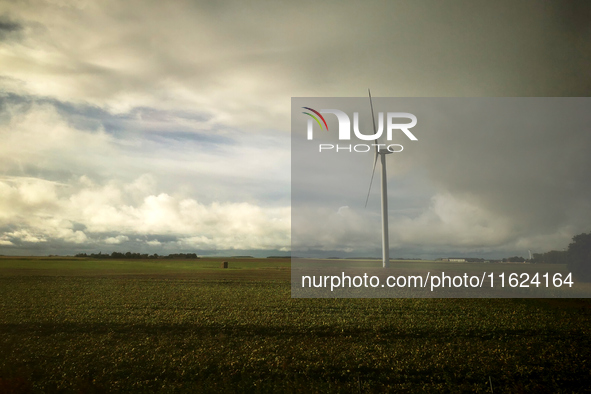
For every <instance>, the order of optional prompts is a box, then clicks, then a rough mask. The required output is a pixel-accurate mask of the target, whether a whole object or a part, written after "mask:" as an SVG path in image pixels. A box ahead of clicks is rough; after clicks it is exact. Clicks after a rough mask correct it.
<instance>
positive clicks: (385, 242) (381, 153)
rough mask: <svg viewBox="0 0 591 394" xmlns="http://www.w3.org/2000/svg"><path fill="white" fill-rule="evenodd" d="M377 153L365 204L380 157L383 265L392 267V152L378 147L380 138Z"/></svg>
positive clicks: (374, 120)
mask: <svg viewBox="0 0 591 394" xmlns="http://www.w3.org/2000/svg"><path fill="white" fill-rule="evenodd" d="M367 92H368V94H369V106H370V108H371V120H372V121H373V132H374V135H375V134H376V133H377V131H376V119H375V117H374V114H373V103H372V100H371V91H370V90H369V89H367ZM375 145H376V155H375V160H374V162H373V171H372V172H371V180H370V181H369V190H368V191H367V198H366V199H365V206H366V207H367V201H368V200H369V193H370V192H371V184H372V183H373V176H374V173H375V171H376V164H377V162H378V157H379V158H380V163H381V164H382V267H384V268H388V267H390V242H389V238H388V179H387V178H386V155H387V154H390V153H392V152H390V151H389V150H388V149H386V148H385V147H384V148H383V149H379V148H378V139H377V138H376V143H375Z"/></svg>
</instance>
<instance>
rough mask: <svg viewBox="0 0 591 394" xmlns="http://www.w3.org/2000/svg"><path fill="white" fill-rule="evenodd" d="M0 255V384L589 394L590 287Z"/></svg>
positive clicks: (261, 263)
mask: <svg viewBox="0 0 591 394" xmlns="http://www.w3.org/2000/svg"><path fill="white" fill-rule="evenodd" d="M228 261H229V263H230V268H229V269H226V270H222V269H220V268H219V265H220V262H221V260H219V259H200V260H157V261H143V260H137V261H117V260H114V261H111V260H90V259H65V258H0V392H3V391H5V392H9V391H10V390H12V392H33V393H35V392H155V391H157V392H199V391H200V392H352V393H358V392H388V391H394V390H397V391H402V392H405V391H406V392H416V391H427V392H440V391H443V392H445V391H450V392H457V391H468V392H491V384H492V386H493V389H494V392H495V393H502V392H549V393H550V392H552V393H554V392H564V393H567V392H568V393H570V392H584V391H585V389H587V388H588V387H591V366H590V364H591V352H590V349H591V309H590V306H591V304H590V303H589V302H587V301H584V300H522V299H515V300H511V299H505V300H503V299H292V298H290V270H289V260H285V259H229V260H228Z"/></svg>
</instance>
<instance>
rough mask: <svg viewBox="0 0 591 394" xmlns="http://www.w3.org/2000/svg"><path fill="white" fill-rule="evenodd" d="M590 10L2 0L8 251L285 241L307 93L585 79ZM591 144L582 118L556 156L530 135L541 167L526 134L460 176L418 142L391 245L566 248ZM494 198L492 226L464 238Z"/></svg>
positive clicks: (588, 80)
mask: <svg viewBox="0 0 591 394" xmlns="http://www.w3.org/2000/svg"><path fill="white" fill-rule="evenodd" d="M590 18H591V11H590V6H589V5H588V3H587V2H585V1H558V0H556V1H543V2H542V1H522V2H518V3H515V2H513V1H500V2H490V1H412V2H406V1H405V2H402V1H375V2H352V1H351V2H349V1H338V2H337V1H334V2H307V1H298V2H293V1H248V2H244V1H227V2H216V1H167V2H162V1H124V2H122V1H109V0H105V1H93V0H88V1H86V0H80V1H66V0H47V1H36V0H31V1H19V2H8V1H4V2H1V3H0V138H1V139H0V141H1V142H0V254H7V255H10V254H35V255H37V254H41V255H43V254H72V253H77V252H98V251H103V252H111V251H123V252H125V251H128V250H132V251H142V252H146V253H160V254H167V253H173V252H183V251H185V252H189V251H190V252H197V253H199V254H216V253H217V254H251V255H260V256H265V255H269V254H277V253H280V252H285V253H288V252H289V250H290V242H291V172H290V171H291V170H290V160H291V152H290V146H291V142H290V116H291V114H290V111H291V108H290V105H291V97H334V96H337V97H359V96H364V95H365V92H366V89H367V88H368V87H371V88H372V92H373V93H374V95H376V96H381V97H415V96H422V97H488V96H501V97H503V96H527V97H529V96H588V95H589V91H590V90H591V74H590V73H589V72H588V70H589V66H590V64H589V63H590V61H589V60H590V56H591V55H590V53H591V51H590V49H591V48H590V43H591V23H589V20H590ZM455 138H458V136H456V137H455ZM568 138H570V137H568V136H564V138H563V139H562V140H564V139H568ZM444 140H445V139H443V140H441V141H444ZM556 140H557V142H556V143H560V142H559V140H560V139H559V138H556ZM544 141H546V140H544ZM573 141H574V142H573ZM478 144H489V145H492V146H495V147H496V148H499V147H501V146H502V144H503V140H502V139H501V138H497V139H495V138H494V137H491V136H489V137H487V138H484V137H483V139H482V140H477V141H473V145H471V146H478ZM460 145H461V143H460ZM569 147H570V148H569ZM587 147H591V145H589V140H588V139H587V138H585V137H584V134H581V135H578V136H577V137H576V138H574V139H571V142H570V145H568V146H563V145H560V146H559V147H558V148H557V152H556V153H557V154H556V157H549V158H548V160H541V159H540V156H539V155H538V156H536V153H535V152H538V154H539V152H542V151H543V152H546V151H547V146H546V145H545V146H544V148H543V149H541V150H535V149H536V145H535V143H534V142H532V149H534V153H532V155H531V156H532V160H534V162H533V163H532V164H531V168H530V169H529V170H527V171H525V170H516V168H517V167H515V166H516V165H517V163H518V161H517V158H516V156H517V155H515V152H514V151H511V155H502V154H499V155H492V154H491V155H490V157H488V158H487V159H488V160H490V161H491V166H490V167H487V168H486V169H483V171H484V173H479V172H478V171H476V170H474V169H472V170H471V171H468V172H465V173H462V174H461V175H462V176H460V175H459V173H457V172H456V171H457V170H458V168H459V166H460V165H461V163H460V161H459V160H457V159H456V158H455V157H451V158H449V160H444V161H443V162H441V160H437V161H434V160H429V158H430V156H421V155H420V154H418V153H417V155H416V159H414V160H408V161H406V162H405V163H404V165H406V166H407V167H405V169H404V171H403V170H402V169H401V168H400V167H392V170H391V171H390V173H391V176H392V177H393V179H394V178H395V179H396V181H397V182H398V184H399V185H401V187H400V192H399V193H402V194H404V198H400V199H397V200H396V202H397V203H398V204H399V205H395V204H394V200H393V202H392V203H391V208H392V209H393V210H395V212H393V214H395V215H402V216H400V217H399V218H400V219H401V220H406V221H407V223H408V226H409V228H412V229H413V231H411V232H409V233H408V234H406V235H405V237H400V236H396V234H393V239H392V243H393V245H395V247H396V248H399V250H400V251H401V252H404V253H405V254H410V255H417V256H425V257H427V256H431V255H433V256H435V255H437V254H438V253H444V254H449V253H454V254H462V253H464V254H465V253H470V254H481V255H499V256H503V255H506V254H513V253H519V254H520V255H525V253H527V249H533V250H534V251H545V250H549V249H552V248H562V247H565V246H566V245H567V244H568V241H569V239H570V238H571V237H572V236H573V235H575V234H577V233H580V232H583V231H589V230H591V228H590V227H591V226H590V225H588V224H587V223H589V220H587V219H589V218H590V214H589V212H590V209H589V205H588V201H590V200H591V198H590V197H591V196H590V195H589V187H588V182H589V181H587V178H586V177H585V176H583V175H581V174H586V171H587V169H588V168H589V164H590V163H589V160H588V159H585V156H584V155H583V154H581V151H584V148H587ZM460 149H461V146H460V147H459V148H458V150H460ZM522 149H524V151H523V152H522V153H524V154H526V155H527V149H526V148H525V147H523V148H522ZM461 150H462V151H463V152H466V151H468V149H466V148H464V149H461ZM421 157H423V158H424V159H425V160H423V161H419V158H421ZM497 160H498V161H497ZM551 162H552V163H558V165H559V169H558V170H553V171H550V170H549V168H550V167H549V163H551ZM497 163H498V164H497ZM392 165H393V166H394V164H392ZM401 165H402V164H401ZM519 168H522V167H519ZM413 172H414V173H420V174H421V175H420V176H411V175H412V173H413ZM573 172H574V173H576V174H577V176H574V177H572V178H571V177H570V174H573ZM501 173H506V174H514V176H513V178H512V182H506V183H499V184H497V185H495V183H494V182H495V181H494V180H495V179H500V177H499V176H498V175H499V174H501ZM405 174H406V175H405ZM409 174H410V175H409ZM535 174H537V176H534V175H535ZM540 179H543V182H542V181H540ZM485 180H486V182H485ZM491 182H492V183H491ZM528 182H532V183H531V184H528ZM569 182H570V183H569ZM516 184H519V185H520V186H521V187H522V188H521V189H519V190H522V192H515V193H514V195H511V197H507V190H506V189H507V188H508V187H514V186H515V185H516ZM565 184H568V185H567V186H568V187H569V189H568V193H566V192H564V193H563V194H560V193H557V192H556V190H557V188H558V187H563V186H564V185H565ZM543 185H546V189H543V188H542V189H540V188H541V187H542V186H543ZM523 190H528V192H527V193H525V192H523ZM532 190H533V191H534V192H533V193H532V192H531V191H532ZM549 190H551V191H552V192H548V191H549ZM532 194H534V197H532ZM541 195H543V196H544V197H543V198H537V196H541ZM393 196H394V194H393ZM565 196H568V199H567V200H568V202H569V204H571V205H569V207H570V208H569V209H568V210H567V209H566V208H563V205H564V203H561V204H558V206H559V207H560V208H558V209H555V207H556V206H557V205H556V204H557V202H559V200H555V198H556V199H557V198H564V197H565ZM531 201H533V202H531ZM530 202H531V203H530ZM342 206H349V205H347V204H343V205H342ZM524 207H527V208H528V218H532V219H531V220H529V219H528V220H523V218H521V217H516V215H515V212H521V210H523V209H524ZM350 209H351V210H355V207H354V206H351V207H350ZM575 209H576V211H575V212H577V213H576V214H573V213H572V212H571V211H572V210H575ZM567 211H568V212H567ZM343 212H344V211H341V213H343ZM404 212H406V213H407V214H406V216H404V215H405V214H404ZM454 212H457V213H458V214H454ZM467 212H468V213H470V212H471V214H467ZM355 214H362V213H359V212H356V211H355ZM367 214H368V215H372V214H373V213H372V212H369V213H367ZM542 214H544V215H545V216H544V219H543V220H542V219H539V220H538V219H535V218H536V217H537V215H542ZM478 215H481V216H482V220H480V221H479V222H478V223H483V222H484V223H486V225H487V226H488V229H487V230H486V231H488V233H487V232H486V231H485V230H482V229H480V228H479V230H478V231H480V232H477V234H480V235H481V236H478V237H476V236H475V237H474V240H472V241H470V242H467V241H466V236H465V231H460V229H466V228H471V226H473V225H474V218H475V217H478ZM437 218H439V219H437ZM450 218H452V219H450ZM437 220H439V221H440V222H444V223H445V222H446V220H447V221H450V220H452V221H453V224H452V225H450V226H439V227H437V228H436V230H433V223H435V222H437ZM516 223H520V224H519V225H517V224H516ZM323 225H328V224H326V223H323ZM481 227H482V226H481ZM429 229H431V230H430V231H428V234H431V236H430V237H422V236H421V235H422V234H425V231H427V230H429ZM493 233H494V234H495V235H494V236H490V237H486V236H484V235H482V234H493ZM326 242H327V244H328V243H330V242H332V240H326ZM334 249H335V250H340V249H343V248H342V247H341V246H337V245H336V244H335V248H334ZM524 249H525V250H524ZM393 253H394V254H396V253H395V252H393Z"/></svg>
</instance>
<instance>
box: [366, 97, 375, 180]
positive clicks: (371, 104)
mask: <svg viewBox="0 0 591 394" xmlns="http://www.w3.org/2000/svg"><path fill="white" fill-rule="evenodd" d="M367 93H368V94H369V106H370V108H371V120H372V122H373V133H374V134H375V133H376V118H375V117H374V115H373V102H372V100H371V90H369V88H367ZM377 154H378V139H377V138H376V155H377ZM377 159H378V158H377V156H376V160H377ZM374 169H375V164H374Z"/></svg>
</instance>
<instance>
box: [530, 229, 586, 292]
mask: <svg viewBox="0 0 591 394" xmlns="http://www.w3.org/2000/svg"><path fill="white" fill-rule="evenodd" d="M531 262H532V263H544V264H566V265H567V268H568V270H569V271H570V272H572V273H573V275H574V276H575V277H577V278H578V279H579V280H582V281H591V232H590V233H588V234H585V233H582V234H579V235H575V236H574V237H573V241H572V242H571V243H570V244H569V245H568V249H567V250H564V251H560V250H551V251H549V252H546V253H534V254H533V255H532V260H531Z"/></svg>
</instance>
